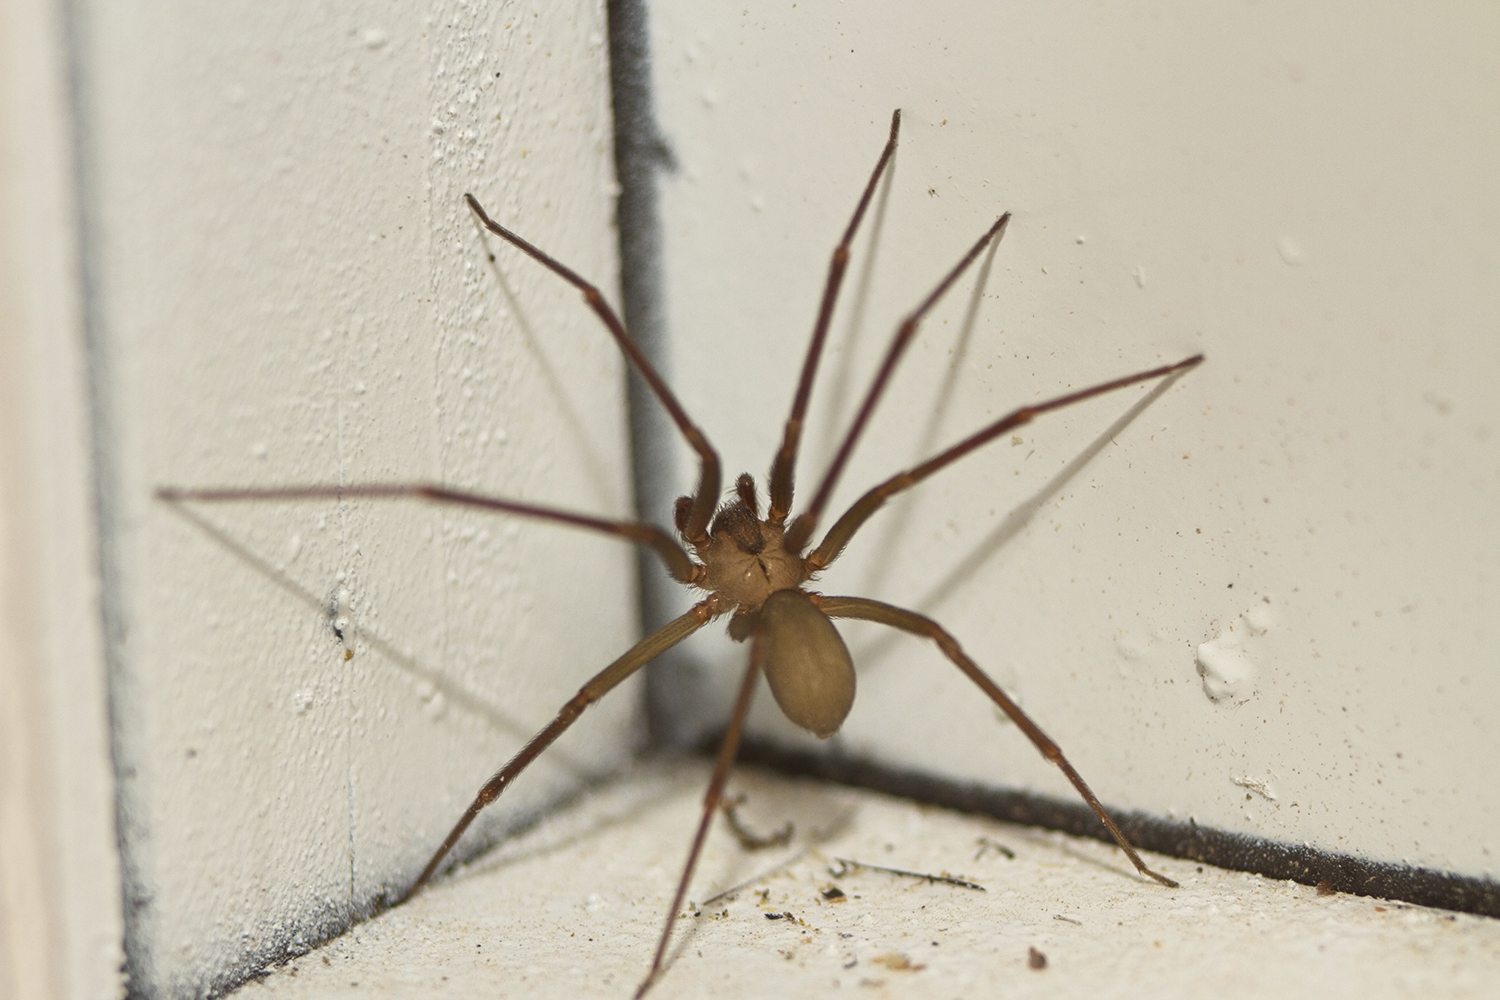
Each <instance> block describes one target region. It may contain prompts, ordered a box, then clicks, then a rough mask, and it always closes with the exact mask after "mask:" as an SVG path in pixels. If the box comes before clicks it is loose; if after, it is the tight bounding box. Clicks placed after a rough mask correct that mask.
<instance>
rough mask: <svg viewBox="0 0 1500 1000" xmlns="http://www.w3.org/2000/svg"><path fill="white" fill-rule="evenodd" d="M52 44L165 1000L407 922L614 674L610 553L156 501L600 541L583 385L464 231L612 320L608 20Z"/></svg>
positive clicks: (152, 986) (172, 17) (624, 506)
mask: <svg viewBox="0 0 1500 1000" xmlns="http://www.w3.org/2000/svg"><path fill="white" fill-rule="evenodd" d="M74 14H75V15H76V18H77V31H78V34H77V43H78V51H77V53H76V55H75V59H76V62H77V64H78V67H79V71H80V79H79V88H80V89H79V93H80V105H81V108H82V117H81V121H80V124H79V126H78V131H79V134H80V136H81V142H80V145H81V159H82V163H83V196H82V199H83V217H84V220H85V227H84V239H85V246H84V253H85V255H86V259H87V260H88V262H89V266H90V274H91V285H90V287H89V295H90V297H89V300H88V305H89V310H90V320H91V329H92V336H93V342H92V345H91V347H92V354H91V364H92V377H93V379H94V383H95V393H96V398H95V403H96V406H97V415H98V421H99V423H98V435H99V444H98V448H99V453H100V461H101V471H100V480H101V500H100V505H101V515H100V516H101V519H102V525H103V528H102V530H103V532H104V539H105V542H104V545H105V566H106V570H107V574H108V576H107V581H106V582H107V595H108V596H107V609H106V610H107V621H108V623H109V625H110V628H111V633H110V635H109V637H108V638H109V644H110V670H111V676H112V695H113V718H114V726H115V746H114V753H115V761H116V766H117V768H118V781H119V794H120V803H121V805H120V817H121V831H120V836H121V843H122V849H123V863H124V869H125V877H124V884H125V893H126V914H127V932H126V933H127V942H128V944H129V947H130V956H131V970H130V971H131V975H132V977H133V981H132V984H131V988H132V990H134V991H136V992H138V993H139V994H140V995H142V996H153V997H170V996H199V995H202V994H203V993H205V992H206V991H209V990H213V989H218V988H220V987H222V986H224V985H226V984H229V983H232V982H236V981H238V980H240V979H242V978H243V977H244V976H245V975H247V974H248V973H249V972H251V971H254V970H255V969H258V968H260V967H262V966H263V965H264V964H265V962H266V961H267V960H269V959H273V958H275V957H276V956H278V955H283V954H286V953H287V952H289V951H296V950H298V949H300V948H303V947H305V946H306V945H307V944H308V943H310V942H313V941H315V940H317V939H319V938H320V937H321V936H324V935H326V934H327V933H329V932H331V931H333V930H336V929H337V928H339V927H341V926H343V925H345V924H346V923H347V922H348V921H349V920H350V919H352V918H354V917H356V916H358V915H359V914H361V913H364V912H366V911H367V910H368V908H369V907H370V906H371V905H372V903H373V902H374V901H375V900H377V899H378V898H379V897H380V896H381V894H382V893H384V892H387V891H399V890H401V889H403V888H405V887H406V886H407V885H408V884H409V883H410V880H411V879H412V878H413V877H414V876H415V874H416V872H417V871H418V870H419V869H420V867H421V865H422V864H423V863H424V862H425V860H426V858H427V856H428V855H429V854H430V852H431V851H432V850H433V849H434V848H435V847H436V846H437V844H438V843H439V842H440V841H441V839H442V837H443V835H444V833H446V831H447V829H448V828H449V827H450V826H451V824H452V823H453V822H454V820H456V819H457V817H458V815H459V814H460V813H461V812H462V810H463V808H464V807H465V806H466V805H467V803H468V802H469V800H470V799H471V797H472V796H473V794H474V792H475V791H476V790H477V788H478V786H479V785H480V783H482V781H483V780H484V779H485V778H486V777H488V776H489V774H491V773H492V772H493V771H494V770H495V769H496V767H498V766H499V765H500V764H501V763H503V762H504V760H505V759H506V758H507V757H508V756H509V755H510V754H511V753H513V752H514V751H515V750H516V749H517V748H518V747H519V746H520V745H521V743H522V742H523V741H524V740H525V739H526V738H528V737H529V736H530V735H531V734H532V733H533V732H534V731H536V730H537V729H539V728H540V727H541V726H542V725H543V724H544V723H546V722H547V721H549V720H550V718H551V717H552V714H553V713H554V712H555V711H556V710H557V708H558V707H559V706H560V705H561V704H562V702H563V701H564V700H566V698H567V697H569V696H570V695H571V694H572V693H573V692H574V691H575V690H576V689H577V687H578V686H579V685H580V684H581V683H582V682H583V681H584V680H585V679H586V678H587V677H588V676H590V675H591V674H592V673H593V672H595V671H597V670H598V669H601V668H602V667H603V666H604V665H605V664H606V663H608V662H609V661H610V660H611V659H612V658H613V657H614V656H617V655H618V654H619V653H620V652H621V651H623V650H624V649H625V648H626V647H627V646H628V644H629V643H630V642H631V641H632V638H633V635H634V632H635V628H636V612H635V610H634V609H635V603H636V602H635V597H634V586H633V573H632V567H633V560H634V553H633V552H632V551H631V550H630V549H629V548H628V547H626V546H622V545H620V544H618V543H616V542H613V541H611V540H608V539H600V538H592V537H584V536H581V535H580V534H579V533H577V532H569V531H566V530H559V529H553V528H550V527H547V526H543V525H536V524H521V523H518V522H516V521H515V520H513V519H511V520H506V519H501V518H496V517H491V516H484V515H480V514H475V513H470V512H455V511H452V510H446V509H435V508H431V507H422V506H420V505H416V504H410V503H399V502H385V503H376V502H347V503H341V502H332V501H309V502H298V503H237V504H219V505H205V504H187V505H183V506H181V507H174V506H173V505H170V504H166V503H163V502H160V501H158V500H156V499H154V497H153V493H154V491H155V490H156V489H157V488H158V487H160V486H163V485H174V486H227V485H247V486H266V487H270V486H278V485H286V484H293V483H325V484H327V483H359V482H389V481H399V480H440V481H443V482H446V483H449V484H453V485H457V486H462V487H468V488H472V489H476V490H483V491H489V492H492V493H496V494H501V495H507V496H512V497H520V498H524V499H527V500H530V501H534V502H539V503H553V504H558V505H563V506H566V507H570V508H574V509H580V510H584V511H591V512H595V513H599V514H603V515H607V516H608V515H613V516H626V515H627V513H628V511H629V508H630V491H629V485H628V482H629V481H628V473H627V464H626V463H627V449H626V440H625V432H624V419H623V379H622V364H621V361H620V358H619V356H618V351H617V350H616V349H615V347H614V345H613V344H612V343H611V341H610V339H609V338H608V336H607V335H606V333H605V332H604V331H603V330H602V329H601V328H600V327H599V326H598V324H597V321H596V320H595V319H594V317H593V316H592V314H591V313H589V312H588V311H587V309H586V308H585V307H584V306H583V304H582V303H581V301H580V299H579V296H578V295H577V293H576V292H575V291H573V290H571V289H569V288H566V287H565V286H564V285H563V284H562V283H561V282H560V281H558V280H556V279H555V278H553V277H552V276H550V275H548V274H546V273H545V272H543V271H541V270H540V269H539V268H537V267H536V266H535V265H534V264H532V263H531V262H529V261H527V260H525V259H524V258H522V257H520V256H519V255H518V254H516V253H515V252H513V251H510V250H508V249H502V248H501V247H500V246H499V245H497V244H496V243H495V242H494V241H490V240H487V239H484V238H482V237H481V235H480V234H479V232H478V231H477V229H476V226H475V224H474V223H473V221H472V220H471V218H470V215H469V212H468V210H467V209H466V208H465V206H464V204H463V201H462V196H463V194H464V193H465V192H466V191H472V192H473V193H474V194H475V195H477V196H478V197H479V198H480V200H481V201H482V202H483V203H484V204H485V205H486V206H487V207H488V208H489V210H490V211H491V213H492V214H493V215H494V216H495V217H496V218H497V219H500V220H502V221H504V222H505V223H507V224H508V225H511V226H513V227H514V228H515V229H516V230H517V231H519V232H521V233H523V234H525V235H526V236H527V237H529V238H530V239H532V240H534V241H535V242H536V243H538V244H539V245H541V246H543V247H546V248H547V249H549V250H551V251H553V252H555V253H556V254H557V256H558V257H560V258H561V259H563V260H565V261H567V262H569V263H570V264H571V265H573V266H574V267H576V268H577V269H578V270H579V271H580V272H581V273H583V274H585V275H589V276H591V277H593V278H595V279H596V280H597V281H598V282H599V284H600V285H601V286H602V287H603V288H605V289H606V290H607V293H608V294H610V295H611V296H612V297H613V295H614V289H615V288H616V287H617V262H616V242H617V241H616V236H615V233H614V230H613V228H612V223H611V219H612V212H613V204H614V194H615V189H614V175H613V165H612V159H613V148H612V142H613V134H612V128H611V117H610V110H609V87H608V61H607V45H606V24H605V21H604V11H603V5H602V3H598V2H573V3H563V4H553V3H523V4H515V5H505V6H503V7H498V6H491V5H478V6H474V5H470V4H466V3H460V2H435V3H431V4H426V5H417V6H408V5H401V4H391V3H377V2H342V3H338V4H332V5H329V4H312V5H309V4H304V3H296V2H271V3H267V2H264V0H256V2H233V3H228V4H224V3H220V4H212V5H208V6H204V5H201V4H187V3H174V2H165V0H150V2H145V3H136V4H130V5H121V4H115V3H107V2H97V3H96V2H84V3H80V4H78V5H76V8H75V9H74ZM61 222H62V224H67V221H66V220H61ZM489 253H493V254H495V256H496V261H495V263H494V264H493V265H492V264H491V263H490V262H489V260H488V259H487V254H489ZM346 651H347V652H349V653H352V654H353V655H352V657H351V658H347V659H346ZM638 701H639V699H638V697H637V696H636V695H635V694H632V693H631V691H630V690H626V691H624V692H621V693H619V694H617V695H616V696H615V697H614V698H612V699H610V700H609V701H608V702H607V703H606V704H604V705H602V706H600V707H599V708H598V709H597V710H596V711H594V712H591V713H590V714H589V716H587V717H586V718H585V719H584V721H583V722H581V723H580V724H579V725H578V727H577V728H576V731H575V734H572V735H570V736H569V737H567V738H565V739H564V740H563V741H562V742H561V743H560V744H559V746H558V748H557V749H556V750H555V751H554V752H553V753H551V754H549V755H548V757H547V758H546V759H545V760H544V761H543V762H541V763H539V764H538V765H537V766H536V768H535V769H534V771H533V773H531V774H528V775H527V777H526V779H525V780H523V781H522V782H521V783H520V784H519V785H518V786H517V787H516V788H514V789H513V791H512V792H511V793H510V794H508V795H507V796H506V798H507V800H508V801H506V802H504V803H503V804H501V805H499V806H497V807H496V808H495V809H493V810H492V813H493V815H488V816H487V817H486V818H485V820H484V821H483V822H482V823H481V824H479V827H480V828H481V829H482V832H481V833H480V834H478V835H477V836H475V835H471V836H475V839H474V840H472V841H470V844H471V845H472V844H473V843H477V842H481V841H482V840H483V839H484V838H485V837H490V838H493V837H494V836H495V835H496V834H497V833H498V832H499V831H502V830H506V829H511V828H514V827H515V826H516V825H517V824H519V823H521V822H524V821H525V820H526V819H527V817H529V816H531V815H534V814H535V813H536V812H537V811H538V810H539V809H541V808H542V807H544V806H545V805H547V804H549V803H552V802H555V801H557V800H558V799H559V798H561V797H564V796H566V795H568V794H570V793H571V792H572V791H573V790H575V789H577V788H578V787H579V785H580V783H581V782H584V781H586V780H588V779H590V778H593V777H597V776H599V775H601V774H603V773H606V772H608V771H609V770H611V769H613V768H616V767H618V766H620V765H621V764H622V762H623V761H624V760H625V759H626V757H627V755H628V753H629V752H630V750H631V749H632V748H633V747H634V746H635V745H637V743H638V740H639V736H640V730H639V712H638V705H637V702H638Z"/></svg>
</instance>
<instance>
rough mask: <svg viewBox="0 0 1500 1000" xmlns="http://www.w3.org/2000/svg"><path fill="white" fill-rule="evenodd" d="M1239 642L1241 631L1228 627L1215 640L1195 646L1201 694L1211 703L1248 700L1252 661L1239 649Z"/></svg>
mask: <svg viewBox="0 0 1500 1000" xmlns="http://www.w3.org/2000/svg"><path fill="white" fill-rule="evenodd" d="M1240 641H1241V637H1240V634H1239V633H1238V632H1235V631H1234V628H1233V627H1232V626H1231V627H1230V628H1228V629H1226V630H1225V631H1223V632H1221V633H1220V634H1219V637H1218V638H1217V639H1214V640H1212V641H1211V642H1205V643H1204V644H1203V645H1201V646H1199V647H1198V656H1197V663H1198V676H1199V677H1202V678H1203V693H1204V694H1206V695H1208V697H1209V700H1211V701H1213V702H1216V703H1221V702H1233V703H1236V704H1239V703H1243V702H1246V701H1249V700H1250V692H1251V690H1252V689H1253V687H1254V684H1255V664H1254V663H1253V662H1251V660H1250V657H1248V656H1246V655H1245V653H1244V651H1243V650H1242V649H1241V648H1240Z"/></svg>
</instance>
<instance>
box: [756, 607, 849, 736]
mask: <svg viewBox="0 0 1500 1000" xmlns="http://www.w3.org/2000/svg"><path fill="white" fill-rule="evenodd" d="M754 636H755V640H754V641H755V644H756V647H757V648H756V651H755V655H757V656H758V657H759V658H760V664H761V667H762V669H764V670H765V673H766V681H767V683H769V684H770V685H771V694H772V695H774V696H775V698H776V704H778V705H780V706H781V711H782V712H784V713H785V714H786V717H787V718H788V719H791V720H792V721H793V722H795V723H796V724H797V725H799V726H801V727H802V728H803V729H806V730H807V731H808V732H810V733H812V734H813V735H814V736H816V737H818V738H819V739H823V740H826V739H827V738H828V737H830V736H832V735H833V734H834V733H836V732H838V731H839V727H840V726H842V725H843V724H844V719H845V718H846V717H847V716H848V715H849V709H850V708H852V707H853V706H854V661H853V660H852V659H850V657H849V649H848V647H847V646H845V645H844V640H843V637H842V636H840V635H839V633H838V629H836V628H834V627H833V622H831V621H829V619H828V616H827V615H825V614H824V613H823V612H821V611H819V610H818V608H817V607H816V605H814V604H813V602H812V599H811V598H810V597H809V596H808V595H807V594H806V593H805V592H803V591H801V590H778V591H776V592H775V593H774V594H772V595H771V596H770V597H768V598H766V602H765V604H763V605H761V608H760V611H759V612H758V613H757V614H756V617H755V626H754Z"/></svg>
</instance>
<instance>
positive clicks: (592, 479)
mask: <svg viewBox="0 0 1500 1000" xmlns="http://www.w3.org/2000/svg"><path fill="white" fill-rule="evenodd" d="M465 211H468V210H467V209H465ZM469 221H470V222H471V223H472V224H473V226H474V230H475V232H477V233H478V234H479V240H480V245H481V246H482V247H484V252H485V258H486V260H487V261H488V263H489V270H490V274H491V276H492V277H494V279H495V284H496V285H497V286H498V287H499V289H500V294H501V295H502V296H503V297H504V299H505V304H506V306H507V307H508V308H509V310H510V314H511V316H512V317H513V318H514V319H515V321H516V326H518V327H519V328H520V332H521V340H522V342H523V343H524V344H525V346H526V350H527V353H529V354H530V355H531V358H532V360H533V361H535V362H536V366H537V370H538V371H539V372H540V373H541V376H542V381H543V382H544V383H545V384H546V387H547V392H548V395H549V396H550V397H551V398H552V400H553V401H554V402H555V403H556V404H557V410H558V413H559V415H560V416H561V418H562V423H563V425H564V427H565V428H566V430H567V434H566V435H563V436H564V437H566V438H568V439H570V440H573V441H576V442H578V451H579V452H580V456H579V457H580V461H581V464H582V466H583V470H584V475H585V478H586V479H587V481H588V484H589V487H590V489H591V490H592V491H593V493H594V495H595V496H599V497H610V498H615V499H618V492H619V491H618V490H617V489H616V488H615V487H614V486H613V484H612V479H613V476H612V475H611V473H610V471H609V469H608V467H607V463H606V462H605V461H604V460H603V459H602V458H601V457H600V456H599V454H598V452H597V450H596V449H595V448H593V447H592V446H591V445H590V444H589V442H590V441H591V440H592V435H591V434H590V424H589V422H588V421H587V420H585V419H584V418H583V417H582V416H581V415H580V414H579V412H578V409H577V408H576V407H575V406H574V405H573V402H572V400H573V396H574V395H576V390H575V391H574V393H572V394H570V393H569V391H568V389H567V387H566V386H565V385H564V383H563V380H562V379H561V378H560V377H559V376H558V373H557V369H556V368H555V367H554V366H553V364H552V361H551V359H550V358H549V357H548V355H547V354H546V352H545V351H543V350H542V348H541V343H542V341H541V340H540V339H539V338H538V336H537V333H536V327H535V326H533V325H532V323H531V318H530V316H528V314H527V312H526V308H525V307H524V306H523V305H522V304H521V300H520V299H519V298H517V297H516V293H515V291H514V289H512V288H511V285H510V282H508V281H506V279H505V272H504V271H502V270H501V269H500V261H499V259H498V257H497V255H496V254H495V252H494V247H493V245H492V244H491V242H490V240H491V237H490V234H489V232H488V231H487V230H486V229H485V228H484V226H483V225H482V224H481V223H480V222H479V220H478V219H477V218H475V217H474V213H472V212H469Z"/></svg>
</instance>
